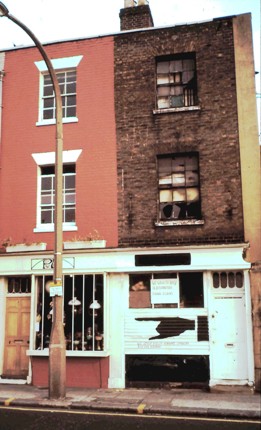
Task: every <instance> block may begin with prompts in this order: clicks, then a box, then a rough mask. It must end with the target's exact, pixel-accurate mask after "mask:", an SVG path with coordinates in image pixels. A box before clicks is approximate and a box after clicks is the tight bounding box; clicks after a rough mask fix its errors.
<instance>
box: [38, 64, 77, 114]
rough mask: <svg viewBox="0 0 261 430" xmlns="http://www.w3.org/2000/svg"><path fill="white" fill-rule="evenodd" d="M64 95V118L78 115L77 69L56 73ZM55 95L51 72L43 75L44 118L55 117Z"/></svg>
mask: <svg viewBox="0 0 261 430" xmlns="http://www.w3.org/2000/svg"><path fill="white" fill-rule="evenodd" d="M56 76H57V79H58V82H59V87H60V91H61V96H62V105H63V118H69V117H76V70H66V71H63V72H58V73H57V74H56ZM55 110H56V106H55V96H54V89H53V84H52V81H51V77H50V75H49V74H45V75H43V97H42V119H43V120H48V119H55V115H56V112H55Z"/></svg>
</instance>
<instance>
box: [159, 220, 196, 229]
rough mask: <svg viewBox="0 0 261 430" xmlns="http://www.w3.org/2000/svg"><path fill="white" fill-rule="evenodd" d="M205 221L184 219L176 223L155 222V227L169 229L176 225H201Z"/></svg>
mask: <svg viewBox="0 0 261 430" xmlns="http://www.w3.org/2000/svg"><path fill="white" fill-rule="evenodd" d="M203 224H205V221H204V220H203V219H184V220H177V221H157V222H155V226H156V227H169V226H176V225H203Z"/></svg>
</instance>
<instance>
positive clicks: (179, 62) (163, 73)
mask: <svg viewBox="0 0 261 430" xmlns="http://www.w3.org/2000/svg"><path fill="white" fill-rule="evenodd" d="M188 55H189V56H190V57H191V58H184V56H182V55H179V56H175V59H174V58H173V59H170V60H169V61H166V60H165V59H164V60H163V61H161V60H160V59H158V60H157V96H158V100H157V102H158V108H159V109H167V108H170V107H174V108H175V107H176V108H178V107H183V106H193V105H194V104H195V100H196V80H195V76H196V74H195V61H194V54H192V53H191V54H186V56H188ZM162 86H164V87H165V88H161V87H162ZM166 87H167V88H168V92H167V88H166ZM167 94H168V95H169V94H171V95H172V96H173V97H170V98H168V99H165V100H164V101H163V100H162V99H161V98H160V97H161V96H163V95H167Z"/></svg>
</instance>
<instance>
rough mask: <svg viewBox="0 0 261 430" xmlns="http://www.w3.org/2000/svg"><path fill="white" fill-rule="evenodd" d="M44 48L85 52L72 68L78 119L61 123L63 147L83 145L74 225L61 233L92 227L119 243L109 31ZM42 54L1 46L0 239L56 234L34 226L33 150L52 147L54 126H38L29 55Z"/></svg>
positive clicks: (54, 54)
mask: <svg viewBox="0 0 261 430" xmlns="http://www.w3.org/2000/svg"><path fill="white" fill-rule="evenodd" d="M46 50H47V53H48V55H49V56H50V58H63V57H70V56H76V55H82V56H83V58H82V60H81V62H80V64H79V66H78V68H77V117H78V122H75V123H68V124H64V126H63V137H64V139H63V141H64V142H63V143H64V145H63V147H64V150H65V151H66V150H74V149H81V150H82V152H81V155H80V157H79V159H78V161H77V164H76V225H77V227H78V231H77V232H75V231H72V232H65V233H64V240H70V239H72V238H73V237H75V236H78V237H84V236H87V235H88V234H90V233H93V232H94V230H97V231H98V232H99V235H100V236H101V237H102V238H104V239H105V240H106V241H107V246H117V230H118V229H117V187H116V176H117V171H116V133H115V115H114V92H113V84H114V57H113V56H114V48H113V38H112V37H103V38H94V39H86V40H82V41H74V42H67V43H57V44H51V45H48V46H46ZM41 59H42V58H41V56H40V54H39V52H38V50H37V49H36V48H26V49H17V50H13V51H8V52H6V61H5V76H4V81H3V86H4V87H3V122H2V130H3V132H2V142H1V181H0V195H1V199H0V213H1V217H0V238H1V240H4V239H6V238H8V237H11V238H12V241H13V243H19V242H24V241H26V242H40V241H43V242H47V247H48V249H53V239H54V235H53V233H42V232H41V233H38V232H37V233H34V228H35V227H36V198H37V165H36V163H35V162H34V160H33V157H32V154H34V153H44V152H52V151H55V126H54V125H44V126H36V122H37V121H38V101H39V71H38V69H37V68H36V66H35V64H34V62H35V61H39V60H41ZM18 100H19V103H18ZM14 154H15V156H14Z"/></svg>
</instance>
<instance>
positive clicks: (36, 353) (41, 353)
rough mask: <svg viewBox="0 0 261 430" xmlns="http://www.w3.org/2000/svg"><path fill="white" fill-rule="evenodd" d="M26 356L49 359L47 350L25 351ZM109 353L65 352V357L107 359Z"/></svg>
mask: <svg viewBox="0 0 261 430" xmlns="http://www.w3.org/2000/svg"><path fill="white" fill-rule="evenodd" d="M26 355H27V356H31V357H49V348H45V349H29V350H27V351H26ZM109 355H110V353H109V351H66V357H108V356H109Z"/></svg>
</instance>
